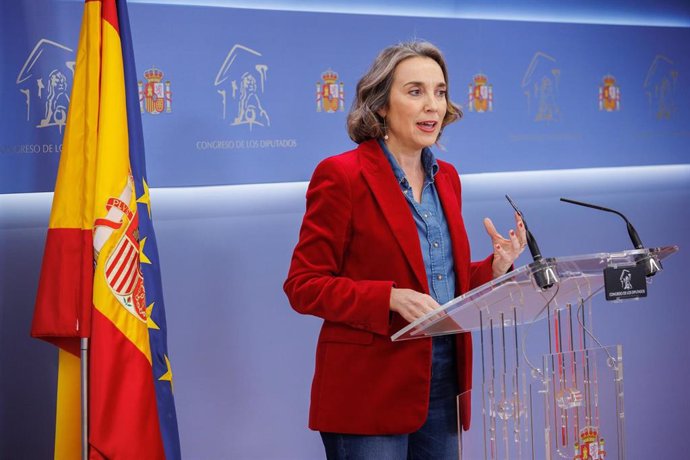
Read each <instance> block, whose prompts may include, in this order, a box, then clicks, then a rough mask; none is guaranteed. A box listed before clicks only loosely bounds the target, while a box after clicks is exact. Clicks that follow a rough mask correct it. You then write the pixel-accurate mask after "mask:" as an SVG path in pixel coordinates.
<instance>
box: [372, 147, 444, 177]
mask: <svg viewBox="0 0 690 460" xmlns="http://www.w3.org/2000/svg"><path fill="white" fill-rule="evenodd" d="M377 140H378V142H379V145H380V146H381V150H383V153H384V154H386V158H387V159H388V162H389V163H390V165H391V167H392V168H393V174H395V178H396V179H397V180H398V182H399V183H400V184H402V185H406V184H407V178H406V177H405V172H404V171H403V170H402V168H401V167H400V165H399V164H398V161H397V160H396V159H395V157H394V156H393V154H392V153H391V151H390V150H388V146H387V145H386V143H385V142H384V141H383V139H377ZM422 167H423V168H424V172H425V174H426V180H425V182H432V183H433V182H434V176H436V173H437V172H438V169H439V166H438V163H437V162H436V157H435V156H434V154H433V153H432V152H431V149H430V148H429V147H424V148H423V149H422Z"/></svg>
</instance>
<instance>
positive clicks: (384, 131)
mask: <svg viewBox="0 0 690 460" xmlns="http://www.w3.org/2000/svg"><path fill="white" fill-rule="evenodd" d="M383 140H384V141H387V140H388V132H387V130H386V119H385V118H384V119H383Z"/></svg>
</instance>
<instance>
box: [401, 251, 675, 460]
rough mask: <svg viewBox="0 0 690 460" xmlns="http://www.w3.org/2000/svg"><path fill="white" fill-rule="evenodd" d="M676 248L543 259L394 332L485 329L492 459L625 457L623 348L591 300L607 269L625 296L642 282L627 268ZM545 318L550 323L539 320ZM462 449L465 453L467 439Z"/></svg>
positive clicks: (653, 268)
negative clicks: (604, 331) (532, 348)
mask: <svg viewBox="0 0 690 460" xmlns="http://www.w3.org/2000/svg"><path fill="white" fill-rule="evenodd" d="M677 250H678V247H677V246H669V247H662V248H650V249H634V250H629V251H623V252H616V253H599V254H589V255H582V256H572V257H559V258H551V259H542V260H540V261H539V262H534V263H531V264H529V265H524V266H522V267H520V268H518V269H516V270H513V271H511V272H509V273H507V274H505V275H504V276H502V277H500V278H497V279H495V280H492V281H491V282H489V283H486V284H484V285H482V286H480V287H478V288H476V289H474V290H472V291H470V292H468V293H466V294H464V295H462V296H460V297H457V298H455V299H453V300H451V301H450V302H448V303H447V304H445V305H442V306H441V307H440V308H439V309H437V310H435V311H433V312H431V313H429V314H428V315H426V316H424V317H422V318H420V319H419V320H417V321H415V322H414V323H411V324H409V325H408V326H407V327H405V328H404V329H401V330H400V331H398V332H397V333H396V334H395V335H393V336H392V337H391V339H392V340H394V341H396V340H411V339H417V338H421V337H431V336H437V335H447V334H457V333H460V332H476V333H477V334H478V335H479V344H480V346H481V367H479V366H477V365H476V364H475V366H474V374H475V376H476V375H477V374H479V375H480V376H481V381H482V384H481V403H480V407H481V415H482V421H481V423H482V427H483V440H484V443H483V458H484V459H540V458H544V459H547V460H551V459H571V460H602V459H605V458H606V459H619V460H620V459H625V430H624V428H625V412H624V410H623V407H624V406H623V350H622V347H621V346H620V345H614V346H604V345H602V344H601V343H600V342H599V340H598V339H597V337H596V335H595V334H594V321H593V318H592V299H593V298H594V297H595V295H596V294H598V293H599V292H601V291H602V290H604V283H605V279H604V271H605V270H607V269H614V270H618V272H616V273H622V275H621V277H620V279H619V280H616V282H617V283H619V285H618V286H613V289H615V290H616V291H618V292H617V294H621V295H623V294H625V292H626V291H630V290H631V289H634V287H633V286H631V284H630V283H629V282H628V279H627V278H626V276H627V275H625V274H626V273H628V272H629V271H632V270H635V269H639V270H644V272H646V273H647V274H654V273H656V272H657V271H659V270H660V268H661V261H662V260H663V259H665V258H666V257H668V256H670V255H671V254H673V253H675V252H676V251H677ZM628 269H630V270H628ZM650 279H651V278H650ZM644 283H646V282H645V281H643V284H644ZM608 290H609V288H607V291H608ZM645 295H646V286H645ZM542 319H545V320H546V321H545V322H544V323H545V325H546V327H545V328H544V327H533V325H534V324H536V323H538V322H540V320H542ZM535 336H536V337H537V340H531V341H530V343H534V342H536V343H541V344H542V345H543V347H542V349H541V351H540V353H539V355H540V358H534V357H532V356H531V355H530V354H529V353H528V351H527V349H526V348H527V347H526V340H527V338H528V337H531V338H534V337H535ZM474 343H475V347H476V346H477V337H475V341H474ZM475 380H476V379H475ZM475 387H476V385H475ZM475 392H476V390H475ZM469 396H472V395H460V396H459V397H458V401H460V398H462V397H469ZM474 396H475V399H477V397H478V396H479V395H477V394H475V395H474ZM458 405H459V404H458ZM473 405H474V407H475V410H476V407H477V405H476V403H474V404H473ZM459 406H460V405H459ZM473 423H475V424H476V423H477V422H476V419H475V421H474V422H473ZM542 446H543V447H542ZM459 448H460V458H463V446H462V440H461V441H460V446H459ZM472 458H473V460H474V459H475V458H478V457H477V455H476V454H474V455H473V457H472Z"/></svg>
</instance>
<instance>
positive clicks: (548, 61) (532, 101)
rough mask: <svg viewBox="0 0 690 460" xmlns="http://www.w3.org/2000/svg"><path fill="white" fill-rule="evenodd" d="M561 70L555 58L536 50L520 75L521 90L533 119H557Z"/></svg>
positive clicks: (558, 118)
mask: <svg viewBox="0 0 690 460" xmlns="http://www.w3.org/2000/svg"><path fill="white" fill-rule="evenodd" d="M560 76H561V70H560V69H559V68H557V67H556V59H555V58H553V57H551V56H549V55H548V54H546V53H543V52H541V51H538V52H536V53H535V54H534V57H532V62H530V64H529V66H528V67H527V71H526V72H525V76H524V77H522V90H523V91H524V93H525V96H526V97H527V111H528V113H529V115H530V116H531V117H534V120H535V121H558V120H560V118H561V109H560V108H559V106H558V85H559V80H560Z"/></svg>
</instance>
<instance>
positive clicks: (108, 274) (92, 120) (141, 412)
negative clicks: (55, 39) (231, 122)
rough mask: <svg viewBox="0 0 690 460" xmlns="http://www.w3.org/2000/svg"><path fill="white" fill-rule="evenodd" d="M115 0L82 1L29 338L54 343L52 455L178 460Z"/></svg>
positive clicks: (147, 208)
mask: <svg viewBox="0 0 690 460" xmlns="http://www.w3.org/2000/svg"><path fill="white" fill-rule="evenodd" d="M143 145H144V144H143V137H142V131H141V114H140V111H139V101H138V91H137V82H136V71H135V68H134V56H133V53H132V45H131V35H130V30H129V19H128V15H127V5H126V3H125V1H124V0H86V2H85V6H84V18H83V21H82V28H81V33H80V38H79V47H78V51H77V62H76V67H75V76H74V87H73V89H72V97H71V102H70V107H69V113H68V118H67V127H66V131H65V137H64V140H63V150H62V156H61V158H60V166H59V169H58V177H57V182H56V185H55V194H54V198H53V206H52V210H51V214H50V222H49V227H48V235H47V239H46V247H45V253H44V256H43V266H42V269H41V279H40V284H39V288H38V295H37V299H36V309H35V312H34V319H33V324H32V328H31V335H32V336H33V337H38V338H41V339H44V340H47V341H49V342H51V343H53V344H55V345H57V346H58V347H59V349H60V350H59V374H58V388H57V394H58V396H57V409H56V429H55V458H56V459H68V460H74V459H77V458H79V457H80V451H81V449H80V409H79V407H80V405H79V393H80V378H79V366H80V357H79V356H80V354H79V349H80V339H81V338H88V339H89V355H88V369H89V371H88V382H89V384H88V432H89V452H88V455H89V458H90V459H147V460H154V459H178V458H180V446H179V436H178V431H177V418H176V414H175V406H174V401H173V393H172V391H173V381H172V370H171V367H170V360H169V358H168V354H167V345H166V343H167V337H166V327H165V313H164V305H163V296H162V290H161V280H160V272H159V267H158V251H157V249H156V241H155V235H154V233H153V226H152V224H151V202H150V200H149V189H148V185H147V182H146V170H145V162H144V149H143Z"/></svg>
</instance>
